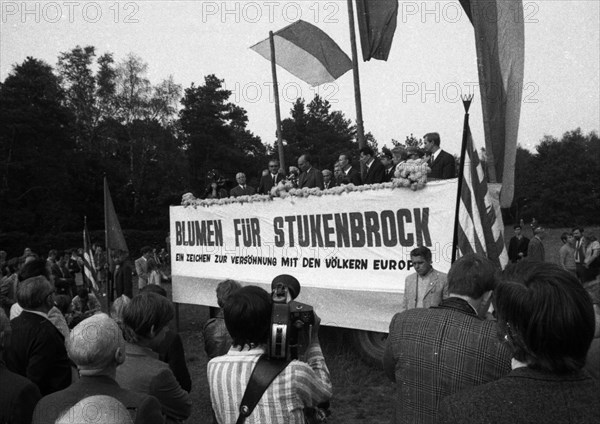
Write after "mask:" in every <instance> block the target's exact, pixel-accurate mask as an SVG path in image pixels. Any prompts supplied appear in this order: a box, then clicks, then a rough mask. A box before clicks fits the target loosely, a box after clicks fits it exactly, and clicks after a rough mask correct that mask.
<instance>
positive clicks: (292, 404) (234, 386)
mask: <svg viewBox="0 0 600 424" xmlns="http://www.w3.org/2000/svg"><path fill="white" fill-rule="evenodd" d="M272 287H273V293H272V295H269V293H267V292H266V291H265V290H263V289H262V288H260V287H256V286H246V287H243V288H241V289H240V290H238V291H236V292H235V293H234V294H232V295H231V296H230V297H229V298H228V300H227V301H226V303H225V305H224V308H223V311H224V316H225V325H226V326H227V330H228V331H229V334H230V335H231V337H232V339H233V346H232V347H231V349H230V350H229V352H228V353H227V354H226V355H224V356H219V357H217V358H214V359H212V360H211V361H210V362H209V363H208V383H209V386H210V397H211V402H212V407H213V410H214V413H215V418H216V421H217V422H218V423H219V424H234V423H238V424H239V423H242V422H244V421H245V422H247V423H248V424H254V423H265V424H267V423H268V424H279V423H281V424H284V423H299V424H303V423H304V422H305V419H308V420H309V421H311V420H312V422H323V421H324V417H325V416H326V413H325V412H324V411H323V410H322V409H319V408H318V406H322V405H323V404H325V403H327V402H328V401H329V399H330V398H331V381H330V378H329V370H328V369H327V365H326V364H325V359H324V357H323V353H322V351H321V346H320V344H319V338H318V333H319V324H320V319H319V317H318V316H317V315H316V314H315V313H314V312H313V311H312V307H310V306H309V305H304V304H301V303H299V302H294V301H293V298H295V297H296V296H297V294H298V293H299V291H300V285H299V283H298V280H296V279H295V278H294V277H292V276H290V275H280V276H278V277H275V279H274V280H273V283H272ZM286 311H287V312H286ZM302 332H305V333H308V334H307V336H309V342H308V343H307V347H306V352H305V360H306V362H302V361H299V360H298V359H296V357H294V356H296V355H297V352H298V350H297V347H298V346H295V345H296V344H297V342H296V340H297V339H298V340H299V339H301V338H302V337H296V336H297V334H296V333H302ZM320 420H321V421H320Z"/></svg>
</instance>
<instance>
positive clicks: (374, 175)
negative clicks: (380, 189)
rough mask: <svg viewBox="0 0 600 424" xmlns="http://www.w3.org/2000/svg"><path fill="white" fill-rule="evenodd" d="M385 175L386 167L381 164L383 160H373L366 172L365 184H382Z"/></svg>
mask: <svg viewBox="0 0 600 424" xmlns="http://www.w3.org/2000/svg"><path fill="white" fill-rule="evenodd" d="M384 177H385V168H384V167H383V165H382V164H381V161H380V160H379V159H377V158H375V160H374V161H373V163H372V164H371V166H370V167H369V170H368V171H367V173H366V174H365V178H364V179H363V184H380V183H382V182H383V178H384Z"/></svg>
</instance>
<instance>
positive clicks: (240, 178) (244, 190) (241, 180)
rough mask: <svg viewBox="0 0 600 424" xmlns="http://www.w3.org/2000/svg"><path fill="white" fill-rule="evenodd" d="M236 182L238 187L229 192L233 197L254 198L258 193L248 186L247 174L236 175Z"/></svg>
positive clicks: (239, 173)
mask: <svg viewBox="0 0 600 424" xmlns="http://www.w3.org/2000/svg"><path fill="white" fill-rule="evenodd" d="M235 180H236V181H237V183H238V185H237V186H235V187H234V188H232V189H231V191H230V192H229V195H230V196H231V197H240V196H252V195H253V194H254V193H255V192H256V190H254V187H250V186H249V185H246V174H244V173H243V172H238V173H237V174H236V175H235Z"/></svg>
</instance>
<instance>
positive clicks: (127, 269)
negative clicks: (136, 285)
mask: <svg viewBox="0 0 600 424" xmlns="http://www.w3.org/2000/svg"><path fill="white" fill-rule="evenodd" d="M132 275H133V269H132V268H131V263H130V262H129V261H128V260H127V261H125V262H124V263H122V264H121V265H120V266H119V269H117V271H116V272H115V290H116V292H117V296H116V297H117V298H119V297H121V295H122V294H124V295H125V296H127V297H129V298H130V299H131V298H132V297H133V280H132Z"/></svg>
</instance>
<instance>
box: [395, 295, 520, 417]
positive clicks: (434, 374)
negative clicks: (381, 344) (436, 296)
mask: <svg viewBox="0 0 600 424" xmlns="http://www.w3.org/2000/svg"><path fill="white" fill-rule="evenodd" d="M510 357H511V355H510V353H509V352H508V350H507V349H506V347H505V346H504V345H501V344H500V343H499V342H498V338H497V332H496V325H495V323H494V322H492V321H487V320H483V319H481V318H479V317H478V316H477V315H476V313H475V311H474V310H473V308H471V306H470V305H469V304H468V303H467V302H466V301H465V300H462V299H459V298H456V297H449V298H448V299H445V300H443V301H442V303H441V304H440V305H439V306H436V307H432V308H429V309H423V308H417V309H410V310H408V311H405V312H401V313H398V314H396V315H395V316H394V318H393V319H392V322H391V323H390V332H389V336H388V339H387V344H386V348H385V352H384V358H383V366H384V371H385V372H386V374H387V375H388V377H390V378H391V379H392V380H393V381H396V382H397V384H398V388H397V390H396V393H397V395H396V396H397V397H396V417H395V421H394V422H395V423H407V424H409V423H410V424H412V423H420V422H432V423H433V422H435V419H436V417H437V410H438V406H439V403H440V401H441V400H442V398H444V397H445V396H448V395H451V394H453V393H457V392H459V391H461V390H464V389H466V388H468V387H473V386H477V385H479V384H483V383H487V382H490V381H494V380H497V379H499V378H500V377H502V376H504V375H506V374H508V373H509V372H510V364H511V360H510ZM473 422H477V421H473Z"/></svg>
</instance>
